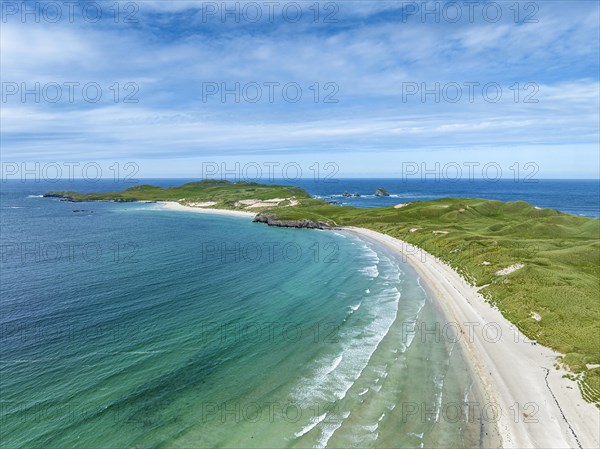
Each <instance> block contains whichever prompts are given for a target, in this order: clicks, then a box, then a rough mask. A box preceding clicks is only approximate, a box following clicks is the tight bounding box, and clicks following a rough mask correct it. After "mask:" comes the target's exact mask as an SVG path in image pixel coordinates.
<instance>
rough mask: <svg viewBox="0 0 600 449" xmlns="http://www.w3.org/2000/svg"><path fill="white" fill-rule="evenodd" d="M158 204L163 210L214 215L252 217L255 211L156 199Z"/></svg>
mask: <svg viewBox="0 0 600 449" xmlns="http://www.w3.org/2000/svg"><path fill="white" fill-rule="evenodd" d="M156 204H158V205H160V206H161V207H162V209H164V210H173V211H182V212H196V213H201V214H216V215H228V216H230V217H244V218H254V217H255V216H256V215H257V214H256V212H244V211H241V210H228V209H214V208H210V207H192V206H184V205H183V204H180V203H178V202H176V201H157V203H156Z"/></svg>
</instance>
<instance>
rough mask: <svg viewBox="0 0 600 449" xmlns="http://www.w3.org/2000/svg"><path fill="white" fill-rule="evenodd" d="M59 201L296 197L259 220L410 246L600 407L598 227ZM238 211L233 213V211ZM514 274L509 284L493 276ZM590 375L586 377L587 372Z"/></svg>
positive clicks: (522, 211) (537, 217)
mask: <svg viewBox="0 0 600 449" xmlns="http://www.w3.org/2000/svg"><path fill="white" fill-rule="evenodd" d="M54 193H55V194H59V195H60V194H62V195H65V194H66V195H67V196H69V197H70V199H72V200H76V201H88V200H163V201H164V200H170V201H181V202H183V203H185V202H193V201H215V202H217V205H216V206H214V207H220V208H226V209H235V208H236V206H235V202H236V201H238V200H242V199H269V198H289V197H295V198H296V199H298V200H299V205H298V206H295V207H272V208H266V209H262V210H261V212H263V213H267V214H270V215H272V216H274V217H276V218H277V219H280V220H299V219H309V220H312V221H321V222H325V223H329V224H331V225H338V226H358V227H363V228H368V229H372V230H375V231H379V232H382V233H385V234H388V235H390V236H392V237H396V238H400V239H402V240H405V241H407V242H410V243H413V244H415V245H417V246H419V247H421V248H423V249H424V250H425V251H427V252H429V253H431V254H433V255H435V256H437V257H438V258H440V259H441V260H443V261H445V262H447V263H448V264H450V265H451V266H452V267H453V268H454V269H455V270H456V271H458V272H459V273H461V274H462V275H463V276H464V277H465V278H466V279H467V280H468V281H469V282H471V283H472V284H473V285H475V286H479V287H482V288H481V292H482V294H483V295H484V296H485V297H486V298H487V299H488V301H489V302H490V303H492V304H493V305H495V306H496V307H498V308H499V309H500V311H501V312H502V314H503V315H504V316H505V317H506V318H507V319H508V320H509V321H511V322H512V323H513V324H515V325H516V326H517V327H518V328H519V330H520V331H521V332H522V333H523V334H524V335H525V336H527V337H528V338H530V339H532V340H536V341H538V342H539V343H541V344H543V345H545V346H549V347H551V348H553V349H555V350H557V351H560V352H562V353H564V354H565V357H564V358H563V360H562V362H563V363H564V364H566V365H568V366H569V367H570V369H571V370H572V371H573V372H574V374H575V375H574V376H573V379H574V380H576V381H577V382H578V383H579V386H580V389H581V392H582V395H583V397H584V398H586V400H588V401H590V402H595V403H596V404H597V405H599V404H600V368H598V367H593V365H600V300H599V295H600V220H599V219H591V218H585V217H577V216H573V215H568V214H564V213H561V212H558V211H555V210H552V209H539V208H536V207H533V206H532V205H530V204H528V203H526V202H523V201H517V202H509V203H505V202H501V201H492V200H483V199H460V198H447V199H440V200H435V201H424V202H421V201H419V202H414V203H412V204H409V205H407V206H405V207H402V208H399V209H395V208H393V207H387V208H376V209H358V208H353V207H339V206H332V205H330V204H328V203H326V202H324V201H320V200H315V199H312V198H311V197H310V196H309V195H308V194H307V193H306V192H304V191H303V190H301V189H298V188H295V187H288V186H268V185H259V184H253V183H229V182H225V181H202V182H196V183H189V184H185V185H183V186H180V187H174V188H167V189H162V188H159V187H154V186H139V187H133V188H130V189H127V190H125V191H123V192H117V193H105V194H78V193H73V192H54ZM238 209H239V207H238ZM515 264H522V265H523V267H522V268H520V269H518V270H516V271H514V272H512V273H509V274H504V275H502V274H497V272H498V271H499V270H502V269H506V268H507V267H511V266H514V265H515ZM589 365H592V366H591V367H588V366H589Z"/></svg>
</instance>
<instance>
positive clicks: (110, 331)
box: [0, 180, 599, 448]
mask: <svg viewBox="0 0 600 449" xmlns="http://www.w3.org/2000/svg"><path fill="white" fill-rule="evenodd" d="M142 182H143V183H151V184H158V185H162V186H170V185H177V184H180V183H182V182H184V180H143V181H140V183H142ZM298 184H299V185H301V186H302V187H305V188H306V189H307V190H308V191H309V192H310V193H312V194H313V195H318V196H320V197H324V198H332V199H334V200H339V201H343V202H344V203H348V204H353V205H355V206H360V207H374V206H383V205H391V204H396V203H398V202H408V201H415V200H422V199H429V198H439V197H443V196H476V197H486V198H496V199H501V200H515V199H525V200H527V201H530V202H531V203H533V204H535V205H538V206H541V207H553V208H556V209H559V210H562V211H565V212H570V213H575V214H581V215H590V216H598V215H599V214H598V183H597V182H596V181H576V182H575V181H540V183H538V184H535V185H527V186H525V185H520V184H519V185H515V184H510V183H503V182H501V183H496V184H490V183H485V182H483V183H479V184H475V185H472V186H471V187H469V185H467V184H460V183H457V184H454V185H453V186H452V187H451V186H450V185H445V186H443V185H437V184H435V183H433V184H431V185H427V184H423V183H420V182H414V183H413V182H409V183H404V184H403V183H401V182H396V181H393V180H340V181H338V182H337V183H335V184H333V183H332V184H329V183H313V182H310V181H305V182H301V183H298ZM127 186H131V184H115V183H113V182H110V181H102V182H97V183H90V182H84V181H74V182H70V183H67V182H64V183H52V184H50V183H35V182H27V183H21V182H16V181H13V182H6V183H2V184H1V195H0V229H1V233H0V249H1V251H2V252H1V261H0V262H1V266H0V268H1V277H0V297H1V299H0V342H1V347H0V393H1V397H0V420H1V423H2V426H1V430H0V441H1V442H2V447H3V448H4V447H7V448H17V447H19V448H20V447H22V448H35V447H40V448H67V447H80V448H99V447H102V448H121V447H144V448H160V447H169V448H171V447H182V448H183V447H185V448H191V447H257V448H258V447H399V446H402V447H423V446H425V447H430V446H442V445H446V446H452V447H473V446H477V445H480V444H482V442H485V441H484V439H485V438H488V437H489V436H487V435H488V434H487V433H486V432H487V431H488V429H487V428H486V432H482V431H481V429H482V428H483V427H482V426H484V425H487V424H486V423H482V422H480V420H479V419H478V418H473V417H472V416H471V417H469V416H462V417H458V418H457V419H458V421H457V420H456V418H455V419H454V420H453V421H452V422H450V421H449V420H444V419H440V416H442V417H443V413H444V408H443V405H444V404H445V403H446V402H448V403H452V404H466V403H467V402H469V401H471V402H472V401H474V400H477V398H478V396H477V395H478V392H477V387H476V385H475V383H474V379H473V376H472V375H471V373H470V370H469V369H468V367H467V364H466V362H465V360H464V359H463V357H462V355H461V353H460V349H459V348H458V346H456V347H455V343H454V342H452V341H446V340H444V339H441V340H438V339H422V338H415V336H414V334H413V333H407V324H410V326H412V327H413V328H414V326H415V325H417V326H418V325H420V324H424V325H426V326H428V328H431V327H432V326H433V325H434V324H433V323H435V322H440V320H441V319H442V318H441V316H440V314H439V312H438V310H437V307H436V305H435V302H434V301H433V300H432V298H431V297H430V295H429V294H428V292H427V291H426V290H425V289H423V288H422V286H421V284H420V282H419V277H418V276H417V274H416V272H415V271H414V270H413V269H412V268H411V267H410V266H409V265H407V264H406V263H405V262H404V261H402V260H400V259H398V258H397V257H396V256H395V255H394V254H393V253H390V252H389V251H388V250H387V249H386V248H384V247H381V246H379V245H377V244H376V243H374V242H370V241H366V240H361V239H358V238H356V237H353V236H352V235H350V234H346V233H342V232H337V231H336V232H328V231H314V230H297V229H281V228H269V227H267V226H264V225H261V224H258V223H252V222H251V221H250V220H249V219H247V218H239V217H224V216H218V215H211V214H198V213H191V212H179V211H170V210H166V209H164V208H163V207H161V206H160V205H157V204H142V203H126V204H119V203H68V202H63V201H59V200H57V199H52V198H42V197H41V194H43V193H44V192H46V191H48V190H78V191H104V190H119V189H121V188H124V187H127ZM376 187H384V188H385V189H387V190H388V191H389V192H390V193H391V195H393V196H390V197H386V198H377V197H374V196H372V195H371V194H372V193H373V192H374V190H375V188H376ZM344 190H347V191H349V192H352V193H354V192H359V193H360V194H362V195H363V196H361V197H358V198H350V199H346V198H340V197H339V195H341V193H342V192H343V191H344ZM407 404H408V405H409V406H410V407H411V408H410V410H411V411H414V410H415V409H413V408H412V407H417V409H416V410H417V412H415V413H411V414H410V416H408V417H407V414H406V410H407V407H408V405H407ZM421 407H422V408H423V409H424V410H420V408H421ZM453 410H454V409H453ZM424 411H427V414H422V413H421V412H424ZM423 416H426V418H423ZM457 422H459V423H460V425H457ZM488 424H489V423H488ZM489 433H490V434H491V433H492V429H489Z"/></svg>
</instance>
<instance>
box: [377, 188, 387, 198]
mask: <svg viewBox="0 0 600 449" xmlns="http://www.w3.org/2000/svg"><path fill="white" fill-rule="evenodd" d="M375 196H390V194H389V193H388V191H387V190H385V189H384V188H383V187H377V190H375Z"/></svg>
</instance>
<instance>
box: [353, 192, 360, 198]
mask: <svg viewBox="0 0 600 449" xmlns="http://www.w3.org/2000/svg"><path fill="white" fill-rule="evenodd" d="M352 196H356V197H359V196H360V193H358V192H357V193H355V194H354V195H352Z"/></svg>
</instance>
